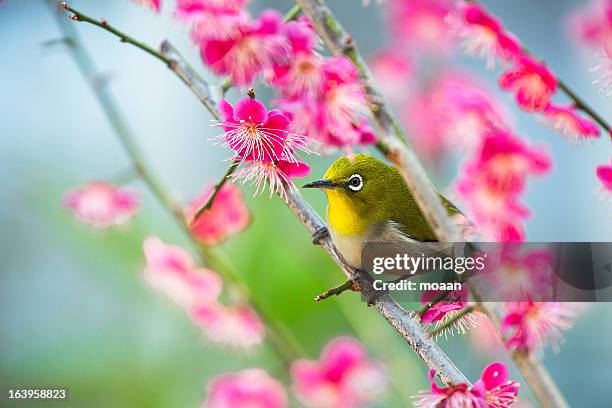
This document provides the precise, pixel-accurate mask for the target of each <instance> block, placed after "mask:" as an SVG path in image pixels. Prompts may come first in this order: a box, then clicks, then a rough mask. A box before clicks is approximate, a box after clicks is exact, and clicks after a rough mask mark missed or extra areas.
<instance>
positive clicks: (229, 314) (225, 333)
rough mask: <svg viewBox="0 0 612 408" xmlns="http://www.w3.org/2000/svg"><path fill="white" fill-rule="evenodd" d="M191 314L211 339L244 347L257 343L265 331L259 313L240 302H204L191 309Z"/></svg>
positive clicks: (260, 340)
mask: <svg viewBox="0 0 612 408" xmlns="http://www.w3.org/2000/svg"><path fill="white" fill-rule="evenodd" d="M191 318H192V319H193V322H194V323H195V324H196V325H197V326H199V327H200V328H201V329H202V332H203V333H204V336H205V337H206V338H207V339H209V340H210V341H212V342H213V343H219V344H223V345H227V346H232V347H241V348H248V347H252V346H255V345H258V344H260V343H261V342H262V341H263V340H264V338H265V335H266V329H265V327H264V325H263V322H262V321H261V319H260V317H259V315H258V314H257V313H256V312H255V311H254V310H253V309H251V308H250V307H248V306H244V305H238V306H225V305H223V304H221V303H218V302H204V303H201V304H198V305H195V306H194V307H193V308H192V309H191Z"/></svg>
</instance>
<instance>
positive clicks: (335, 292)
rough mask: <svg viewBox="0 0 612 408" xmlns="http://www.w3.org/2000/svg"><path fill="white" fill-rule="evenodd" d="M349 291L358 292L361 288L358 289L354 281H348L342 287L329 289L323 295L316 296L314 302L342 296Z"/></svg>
mask: <svg viewBox="0 0 612 408" xmlns="http://www.w3.org/2000/svg"><path fill="white" fill-rule="evenodd" d="M347 290H352V291H355V292H358V291H359V288H358V287H357V285H356V284H355V282H354V281H351V280H347V281H346V282H344V283H343V284H342V285H338V286H336V287H333V288H331V289H328V290H326V291H325V292H323V293H321V294H320V295H317V296H315V298H314V300H315V301H316V302H320V301H321V300H325V299H327V298H330V297H332V296H340V295H341V294H342V293H344V292H346V291H347Z"/></svg>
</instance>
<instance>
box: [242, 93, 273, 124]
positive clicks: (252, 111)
mask: <svg viewBox="0 0 612 408" xmlns="http://www.w3.org/2000/svg"><path fill="white" fill-rule="evenodd" d="M267 119H268V110H267V109H266V107H265V106H264V104H263V103H261V102H259V101H258V100H257V99H255V98H242V99H239V100H238V101H237V102H236V103H235V104H234V120H235V121H236V122H240V121H245V122H249V123H255V124H260V123H264V122H265V121H266V120H267Z"/></svg>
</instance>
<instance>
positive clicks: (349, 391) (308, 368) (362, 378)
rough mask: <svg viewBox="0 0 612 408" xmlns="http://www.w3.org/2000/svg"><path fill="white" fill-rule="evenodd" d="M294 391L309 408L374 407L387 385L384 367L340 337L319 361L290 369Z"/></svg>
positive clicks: (297, 363)
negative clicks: (372, 404)
mask: <svg viewBox="0 0 612 408" xmlns="http://www.w3.org/2000/svg"><path fill="white" fill-rule="evenodd" d="M291 378H292V379H293V389H294V391H295V394H296V396H297V398H298V399H299V400H300V402H301V403H302V404H304V405H305V406H306V407H310V408H356V407H363V406H366V405H370V404H371V403H373V402H374V401H375V400H376V399H377V398H378V396H379V395H380V393H381V392H382V391H383V389H384V387H385V385H386V375H385V370H384V369H383V367H382V366H381V365H380V364H379V363H377V362H375V361H372V360H370V359H369V358H368V355H367V352H366V350H365V348H364V346H363V345H362V344H361V343H359V342H358V341H357V340H355V339H352V338H348V337H340V338H336V339H334V340H332V341H331V342H330V343H329V344H328V345H327V346H326V347H325V349H324V350H323V353H322V354H321V359H320V360H319V361H312V360H297V361H295V362H293V364H292V365H291Z"/></svg>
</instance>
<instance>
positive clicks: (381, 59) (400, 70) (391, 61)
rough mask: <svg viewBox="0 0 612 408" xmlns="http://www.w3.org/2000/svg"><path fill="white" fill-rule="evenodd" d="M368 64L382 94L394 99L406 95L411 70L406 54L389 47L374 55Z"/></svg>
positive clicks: (396, 99)
mask: <svg viewBox="0 0 612 408" xmlns="http://www.w3.org/2000/svg"><path fill="white" fill-rule="evenodd" d="M369 65H370V69H371V71H372V76H373V77H374V81H375V82H376V85H377V89H378V90H379V91H380V92H381V93H382V94H383V95H384V96H386V97H387V98H390V99H391V100H394V101H399V100H402V99H404V98H405V97H406V95H407V94H408V92H409V89H408V88H409V86H410V79H411V76H412V70H413V68H412V64H411V62H410V60H409V58H408V56H406V55H403V54H401V53H400V52H399V51H397V50H396V49H394V48H389V49H386V50H384V51H382V52H380V53H379V54H377V55H375V56H374V58H372V60H371V61H370V64H369Z"/></svg>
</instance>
